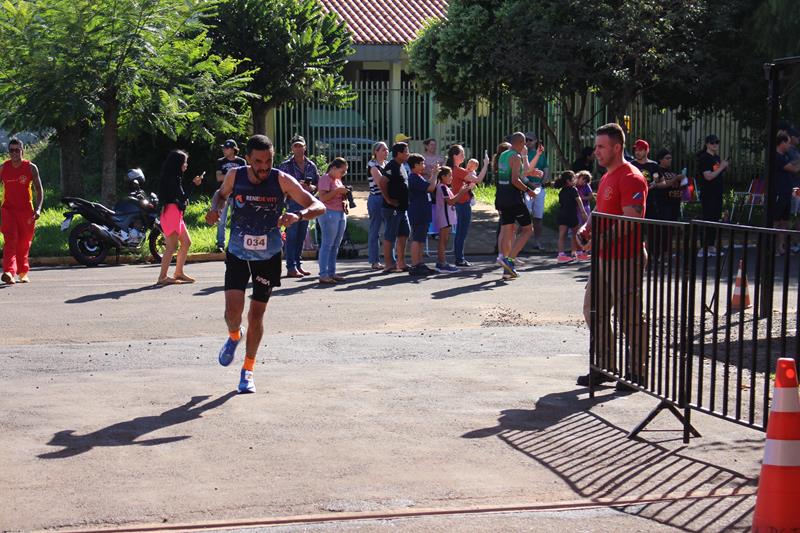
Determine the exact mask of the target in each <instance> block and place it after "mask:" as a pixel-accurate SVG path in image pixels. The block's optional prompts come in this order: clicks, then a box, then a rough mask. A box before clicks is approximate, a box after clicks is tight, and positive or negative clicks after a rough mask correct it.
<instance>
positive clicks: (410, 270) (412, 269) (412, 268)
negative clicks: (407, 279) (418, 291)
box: [408, 265, 428, 276]
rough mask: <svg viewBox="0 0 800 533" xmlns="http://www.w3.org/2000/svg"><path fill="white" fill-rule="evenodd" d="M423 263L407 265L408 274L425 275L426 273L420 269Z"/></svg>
mask: <svg viewBox="0 0 800 533" xmlns="http://www.w3.org/2000/svg"><path fill="white" fill-rule="evenodd" d="M423 266H424V265H412V266H410V267H408V275H409V276H427V275H428V273H427V272H425V270H423V269H422V267H423Z"/></svg>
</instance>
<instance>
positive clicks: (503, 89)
mask: <svg viewBox="0 0 800 533" xmlns="http://www.w3.org/2000/svg"><path fill="white" fill-rule="evenodd" d="M790 4H795V2H792V0H724V1H723V0H675V1H672V2H663V1H660V0H658V1H657V0H597V1H594V0H593V1H587V0H453V1H452V2H451V3H450V6H449V8H448V16H447V19H446V20H444V21H438V22H434V23H431V24H430V25H429V26H428V27H427V28H425V29H424V30H423V32H421V34H420V36H419V37H418V39H417V40H415V41H414V42H413V43H411V45H410V46H409V57H410V63H411V69H412V71H413V72H414V73H415V74H416V75H417V79H418V80H419V83H420V84H421V85H422V87H423V88H425V89H430V90H433V91H435V92H436V98H437V100H438V101H439V102H440V104H441V105H442V107H443V109H444V111H445V112H446V113H455V112H457V111H458V110H459V109H460V108H462V107H469V106H470V105H471V103H472V102H473V101H474V100H473V99H474V96H476V95H477V96H483V97H487V98H489V99H490V100H493V99H498V98H502V97H506V96H514V97H516V98H517V99H519V101H520V102H521V103H522V104H523V108H524V109H526V110H528V111H529V112H530V113H532V114H533V115H536V116H538V117H539V118H540V119H542V120H543V122H544V119H545V118H546V115H545V113H544V112H543V107H544V105H543V104H544V103H545V102H547V101H557V102H558V103H559V104H560V105H561V109H562V111H563V112H564V117H565V119H566V122H567V126H568V129H569V131H570V132H571V134H572V137H573V143H572V145H573V146H574V147H575V149H576V151H577V150H579V149H580V146H581V143H580V142H579V138H580V134H581V133H582V132H583V131H584V130H585V128H586V126H587V124H589V123H590V121H591V118H592V117H589V116H588V115H587V111H586V107H585V104H586V102H587V96H589V95H591V94H594V95H597V96H599V97H600V98H601V100H602V101H603V102H604V103H605V104H606V105H607V106H608V108H609V110H610V111H611V113H612V116H616V117H617V118H621V115H622V114H623V113H624V110H625V108H626V107H627V106H628V105H629V104H630V103H631V102H632V101H634V99H635V98H637V97H638V96H639V95H643V94H644V95H646V96H647V98H648V100H649V101H653V102H657V103H659V104H661V105H663V106H665V107H675V108H677V107H679V106H680V107H681V108H682V109H683V110H684V111H685V112H688V113H690V112H693V111H701V110H708V109H727V110H734V109H735V110H736V112H737V113H738V115H739V116H740V117H741V118H749V119H750V120H754V117H753V114H752V113H751V114H750V116H749V117H748V112H751V111H752V110H753V109H754V108H757V107H759V105H761V106H763V99H762V100H760V101H761V102H762V103H761V104H756V103H755V100H758V99H759V98H763V97H762V95H763V94H764V84H763V74H762V71H761V64H762V63H763V62H764V60H765V58H766V57H768V56H770V55H772V56H775V55H776V54H777V55H780V53H779V50H780V52H781V53H782V52H786V53H785V54H784V55H793V54H790V53H789V52H790V51H791V50H792V49H794V50H795V53H797V51H798V48H797V40H798V37H797V33H796V32H794V31H793V30H791V28H796V27H797V26H798V22H800V21H798V13H800V12H798V10H796V9H794V10H793V11H792V10H790V9H789V8H790V7H796V6H791V5H790ZM790 11H792V12H791V14H790ZM776 21H779V22H778V24H777V27H778V29H777V30H776V29H775V26H776V24H775V23H776ZM787 21H788V22H787ZM770 24H772V26H770ZM782 35H783V36H785V37H788V38H784V39H783V40H781V39H780V37H781V36H782ZM775 43H780V45H777V46H776V45H775ZM792 47H794V48H792ZM768 48H771V49H772V50H771V51H767V49H768ZM745 78H746V81H745V82H744V83H742V82H741V81H739V82H737V80H742V79H745ZM759 109H761V108H760V107H759ZM545 128H546V129H550V128H549V125H547V124H545ZM550 131H551V132H552V130H550ZM551 142H552V143H555V142H556V139H555V136H552V135H551ZM556 149H557V151H559V153H561V156H562V162H565V163H566V162H567V160H568V158H569V157H570V155H571V154H569V155H568V154H564V153H563V152H562V151H561V147H559V146H556Z"/></svg>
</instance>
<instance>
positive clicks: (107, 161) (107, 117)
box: [100, 91, 119, 206]
mask: <svg viewBox="0 0 800 533" xmlns="http://www.w3.org/2000/svg"><path fill="white" fill-rule="evenodd" d="M104 100H105V108H104V110H103V175H102V179H101V181H100V197H101V199H102V202H103V204H105V205H107V206H112V205H114V201H115V200H116V197H117V144H118V141H119V101H118V100H117V92H116V91H109V93H107V94H106V98H105V99H104Z"/></svg>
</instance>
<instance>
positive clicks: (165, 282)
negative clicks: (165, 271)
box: [156, 276, 182, 286]
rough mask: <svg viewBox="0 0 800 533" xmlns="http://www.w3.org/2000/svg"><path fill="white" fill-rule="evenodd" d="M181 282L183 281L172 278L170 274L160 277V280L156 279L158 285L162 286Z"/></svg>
mask: <svg viewBox="0 0 800 533" xmlns="http://www.w3.org/2000/svg"><path fill="white" fill-rule="evenodd" d="M181 283H182V282H181V281H180V280H177V279H175V278H171V277H169V276H167V277H164V278H159V279H158V281H156V285H161V286H164V285H180V284H181Z"/></svg>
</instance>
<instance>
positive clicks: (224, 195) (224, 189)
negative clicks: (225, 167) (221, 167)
mask: <svg viewBox="0 0 800 533" xmlns="http://www.w3.org/2000/svg"><path fill="white" fill-rule="evenodd" d="M234 181H236V169H235V168H232V169H230V170H229V171H228V173H227V174H226V175H225V180H224V181H223V182H222V185H220V186H219V189H217V191H216V192H215V193H214V196H212V197H211V208H210V209H209V210H208V213H206V223H208V224H211V225H213V224H216V223H217V221H218V220H219V218H220V211H222V208H223V207H225V202H227V201H228V197H229V196H230V195H231V193H232V192H233V182H234Z"/></svg>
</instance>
